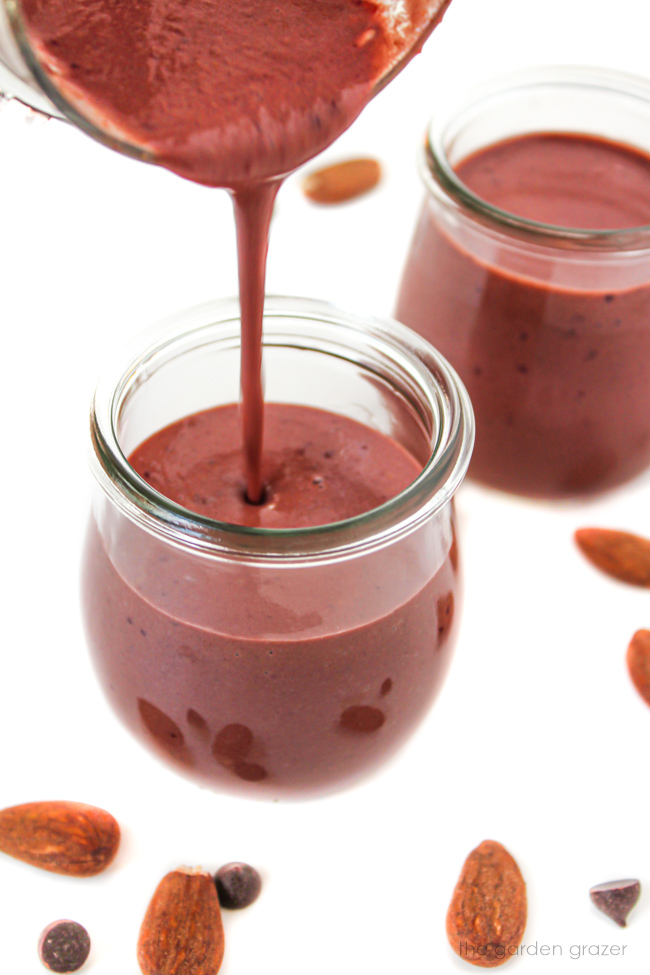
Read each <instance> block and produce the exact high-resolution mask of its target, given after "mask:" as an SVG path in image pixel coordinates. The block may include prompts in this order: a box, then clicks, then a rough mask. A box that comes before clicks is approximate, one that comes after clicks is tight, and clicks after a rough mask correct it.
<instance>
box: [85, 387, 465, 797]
mask: <svg viewBox="0 0 650 975" xmlns="http://www.w3.org/2000/svg"><path fill="white" fill-rule="evenodd" d="M266 410H267V417H266V429H267V433H266V449H265V454H264V481H265V484H266V493H265V498H264V502H263V503H262V504H261V505H258V506H255V505H251V504H249V503H247V502H246V500H245V479H244V476H243V471H242V462H241V461H242V445H241V439H240V433H239V422H238V415H237V409H236V407H234V406H226V407H219V408H216V409H212V410H208V411H206V412H203V413H197V414H194V415H192V416H189V417H186V418H185V419H183V420H180V421H179V422H177V423H174V424H173V425H171V426H170V427H167V428H166V429H163V430H161V431H159V432H158V433H157V434H155V435H154V436H153V437H151V438H150V439H149V440H147V441H146V442H145V443H143V444H142V445H141V446H140V447H138V448H137V449H136V450H135V451H134V452H133V453H132V455H131V457H130V463H131V464H132V466H133V467H134V468H135V470H137V471H138V472H139V473H140V475H141V476H142V477H143V478H144V479H145V480H147V482H148V483H149V484H150V485H151V486H152V487H154V488H155V489H156V490H158V491H160V492H161V493H163V494H164V495H165V496H166V497H168V498H170V499H172V500H173V501H175V502H177V503H178V504H180V505H183V506H184V507H186V508H188V509H190V510H192V511H195V512H197V513H199V514H201V515H205V516H207V517H210V518H213V519H218V520H221V521H226V522H232V523H235V524H239V525H247V526H249V527H254V528H264V529H278V528H280V529H299V528H308V527H313V526H317V525H323V524H328V523H331V522H334V521H341V520H343V519H347V518H351V517H354V516H356V515H360V514H363V513H365V512H367V511H369V510H371V509H373V508H376V507H377V506H379V505H381V504H383V503H384V502H385V501H388V500H389V499H390V498H391V497H393V496H394V495H395V494H397V493H399V492H400V491H402V490H404V489H405V488H406V487H407V486H408V485H409V484H410V483H411V481H413V479H414V478H415V477H416V476H417V474H418V473H419V471H420V468H421V465H420V464H419V463H418V462H417V461H416V460H415V458H414V457H412V456H411V455H410V454H409V453H407V451H406V450H405V449H404V448H403V447H401V446H400V445H399V444H398V443H396V442H395V441H394V440H392V439H391V438H389V437H388V436H386V435H384V434H381V433H379V432H377V431H375V430H372V429H370V428H369V427H367V426H365V425H362V424H360V423H358V422H356V421H354V420H351V419H348V418H346V417H344V416H340V415H338V414H334V413H330V412H325V411H321V410H316V409H313V408H306V407H299V406H292V405H287V404H282V405H280V404H273V403H272V404H267V407H266ZM445 523H448V515H447V516H446V518H445ZM113 541H114V547H115V552H116V553H117V554H116V555H115V556H114V557H113V558H111V557H109V555H108V554H107V551H106V547H105V543H104V541H103V540H102V539H101V538H100V537H99V534H98V532H97V529H96V527H95V524H94V523H93V525H92V526H91V530H90V534H89V538H88V544H87V551H86V559H85V567H84V609H85V617H86V627H87V631H88V634H89V637H90V643H91V648H92V651H93V655H94V658H95V663H96V666H97V668H98V670H99V673H100V676H101V677H102V680H103V683H104V686H105V688H106V689H107V692H108V694H109V698H110V700H111V702H112V704H113V705H114V707H115V708H116V710H117V711H118V713H119V714H120V715H121V716H122V718H123V720H124V721H125V722H126V723H127V724H128V725H129V726H130V727H131V728H132V730H133V731H134V732H135V733H136V734H137V735H139V736H140V737H141V738H143V739H144V740H145V741H146V742H147V744H149V745H150V746H151V747H153V748H154V749H155V750H157V751H158V752H159V753H161V754H162V755H163V756H164V757H166V758H168V759H171V761H172V762H174V763H175V765H176V766H177V768H178V769H179V770H181V771H186V772H187V773H188V774H192V775H193V776H195V777H199V778H200V779H202V780H203V781H205V782H207V783H209V784H212V785H215V786H218V787H219V788H221V789H227V790H231V791H237V792H241V791H249V792H252V793H254V794H257V795H271V796H277V795H291V794H293V793H300V794H305V793H309V792H311V793H315V792H323V791H327V790H328V789H331V788H333V787H334V786H336V787H338V786H341V785H344V784H347V783H349V782H350V781H353V780H354V779H355V778H356V777H357V776H358V775H359V774H361V773H362V772H363V773H366V772H368V771H369V770H371V769H372V768H373V767H374V765H375V764H377V763H379V762H381V761H383V760H385V759H386V757H387V756H388V755H390V754H392V753H393V752H394V751H395V750H396V749H397V747H398V746H399V745H400V744H401V743H402V742H403V741H404V739H405V738H406V737H407V736H408V735H409V733H410V732H411V731H412V730H413V728H414V727H415V726H416V725H417V724H418V723H419V721H420V720H421V719H422V717H423V715H424V714H425V713H426V711H427V709H428V707H429V706H430V704H431V702H432V700H433V697H434V696H435V694H436V692H437V690H438V688H439V686H440V684H441V682H442V679H443V677H444V674H445V672H446V669H447V666H448V663H449V657H450V654H451V649H452V645H453V642H454V638H455V631H456V620H455V610H456V609H457V606H458V579H457V568H458V566H457V551H456V546H455V544H454V543H453V536H452V537H451V538H450V539H448V540H447V542H446V545H445V546H444V547H443V548H442V554H441V556H440V558H439V560H438V565H437V570H436V571H435V572H434V574H433V575H432V574H431V573H430V572H428V571H427V570H426V569H423V573H422V576H421V581H420V582H419V583H417V584H414V575H413V571H412V565H410V563H412V561H413V559H414V558H416V557H417V558H418V559H419V560H420V561H422V562H423V563H424V562H428V561H429V556H427V557H426V558H424V559H423V558H422V554H421V552H420V554H418V552H419V549H418V548H417V547H414V546H415V545H416V543H415V541H414V540H413V539H411V540H409V539H406V540H404V542H403V543H401V544H396V545H395V544H394V545H391V546H388V547H384V548H383V549H381V550H379V551H377V552H376V553H375V554H374V555H371V556H369V557H366V558H365V559H364V560H363V562H362V564H361V569H360V568H359V564H358V562H357V560H355V559H353V560H351V561H343V562H341V561H337V562H334V563H330V562H327V561H326V562H324V563H323V565H322V566H321V567H320V568H318V569H317V570H316V572H317V575H316V576H315V575H314V570H312V571H311V572H310V573H309V574H307V573H306V572H305V571H304V569H301V568H300V567H299V566H298V567H296V568H287V567H285V568H284V569H282V568H281V569H279V571H277V573H276V574H275V575H274V576H273V577H272V578H270V574H269V572H268V569H267V570H265V571H260V569H259V568H258V567H256V566H255V565H251V564H241V565H237V564H233V565H232V566H231V567H230V570H229V575H228V576H227V585H223V582H224V578H226V577H225V576H224V574H223V573H224V569H223V567H221V568H220V570H219V571H220V573H221V574H220V575H219V576H215V575H214V574H213V571H212V567H211V566H210V565H209V564H208V563H207V562H206V563H205V564H201V562H200V560H197V561H195V562H192V561H191V560H188V559H187V558H186V557H184V556H183V555H181V554H180V553H179V554H178V555H175V554H174V550H173V549H170V548H169V546H166V545H161V544H160V543H159V542H157V541H156V540H155V539H154V538H152V537H149V536H148V535H145V534H144V533H142V532H141V531H140V530H138V529H136V528H135V526H132V525H131V523H130V522H128V521H126V522H125V524H124V525H123V526H122V534H121V535H120V537H119V538H117V539H114V540H113ZM450 542H451V546H450ZM418 544H420V545H421V542H419V543H418ZM116 563H119V571H118V568H116ZM407 566H409V568H408V569H407ZM315 578H317V580H318V581H317V583H316V584H315V581H314V580H315ZM127 579H128V580H129V581H126V580H127ZM215 579H216V580H217V581H216V584H215Z"/></svg>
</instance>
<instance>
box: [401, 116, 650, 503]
mask: <svg viewBox="0 0 650 975" xmlns="http://www.w3.org/2000/svg"><path fill="white" fill-rule="evenodd" d="M456 172H457V175H458V176H459V178H460V179H461V180H462V181H463V183H464V184H465V185H466V186H467V187H468V188H469V189H470V190H472V191H473V192H474V193H475V194H476V195H477V196H479V197H481V198H482V199H483V200H485V201H487V202H488V203H490V204H492V205H493V206H496V207H499V208H500V209H502V210H504V211H506V212H508V213H512V214H514V215H516V216H518V217H523V218H526V219H528V220H534V221H537V222H541V223H547V224H551V225H555V226H558V227H564V228H578V229H584V230H616V229H621V230H622V229H626V228H634V227H639V226H643V225H648V224H650V157H648V156H646V155H644V154H642V153H641V152H638V151H636V150H634V149H632V148H629V147H627V146H623V145H618V144H615V143H612V142H607V141H606V140H604V139H599V138H595V137H588V136H581V135H572V134H538V135H529V136H521V137H518V138H514V139H511V140H508V141H506V142H502V143H499V144H496V145H493V146H488V147H487V148H485V149H482V150H481V151H479V152H477V153H476V154H475V155H473V156H470V157H469V158H467V159H465V160H463V161H462V162H461V163H460V164H459V165H458V166H457V167H456ZM597 260H600V263H599V264H597ZM396 317H397V318H399V319H400V320H401V321H402V322H404V323H405V324H407V325H410V326H411V327H412V328H414V329H416V330H417V331H419V332H420V333H421V334H422V335H423V336H424V337H425V338H427V339H428V340H429V341H430V342H432V343H433V344H434V345H435V346H436V347H437V348H438V349H439V350H440V351H441V352H442V354H443V355H445V356H446V357H447V358H448V359H449V361H450V362H451V363H452V365H454V367H455V368H456V369H457V370H458V372H459V373H460V376H461V378H462V380H463V382H464V383H465V385H466V386H467V389H468V391H469V393H470V396H471V399H472V403H473V405H474V410H475V414H476V426H477V435H476V447H475V451H474V455H473V459H472V464H471V467H470V474H471V475H472V476H473V477H475V478H477V479H478V480H481V481H484V482H486V483H488V484H490V485H494V486H496V487H499V488H502V489H505V490H509V491H515V492H517V493H520V494H525V495H531V496H542V497H544V496H546V497H564V496H570V495H573V494H580V493H584V492H590V491H598V490H602V489H605V488H608V487H611V486H613V485H616V484H619V483H622V482H623V481H625V480H627V479H629V478H630V477H632V476H633V475H634V474H636V473H638V472H640V471H642V470H643V469H644V468H645V467H647V465H648V464H649V463H650V266H648V267H647V268H646V274H645V276H643V275H642V276H641V280H640V281H639V273H638V272H636V277H635V278H631V277H630V271H629V261H628V262H626V261H625V260H622V259H621V258H620V255H616V254H615V255H614V257H613V258H612V259H611V261H609V262H608V261H607V259H606V257H604V256H603V254H602V252H601V253H600V255H598V254H594V253H593V252H592V254H591V256H584V255H583V256H582V257H581V256H580V255H577V256H576V253H575V252H571V251H570V250H567V249H565V250H563V249H562V248H560V247H557V248H556V249H555V252H553V251H551V250H550V248H548V247H546V248H538V250H537V251H536V250H535V247H534V246H532V245H529V246H527V247H525V246H524V245H521V244H518V243H517V241H516V240H515V241H514V243H511V242H509V241H508V238H507V236H506V235H505V234H503V233H502V234H501V235H500V236H499V235H498V234H496V233H493V235H492V238H491V239H490V238H489V236H488V232H487V231H481V229H480V227H479V228H478V229H477V230H473V229H472V227H471V225H470V224H469V222H468V221H463V220H461V221H460V222H458V223H456V224H454V225H453V226H448V225H447V224H446V223H445V221H444V220H442V219H439V217H438V216H437V215H436V213H435V211H434V204H433V202H432V201H427V202H426V203H425V206H424V210H423V213H422V216H421V218H420V223H419V226H418V228H417V231H416V235H415V238H414V241H413V245H412V249H411V253H410V256H409V258H408V262H407V265H406V268H405V272H404V277H403V280H402V284H401V289H400V294H399V299H398V304H397V309H396Z"/></svg>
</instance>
